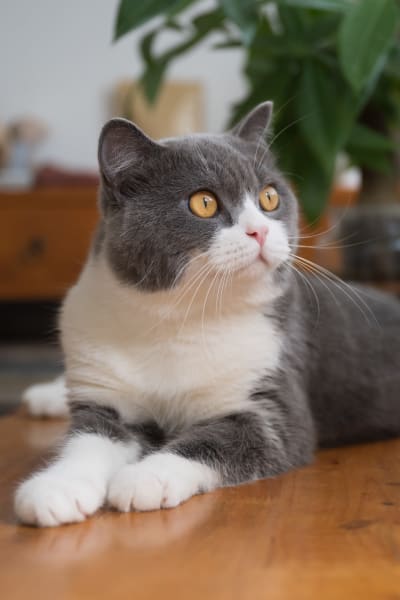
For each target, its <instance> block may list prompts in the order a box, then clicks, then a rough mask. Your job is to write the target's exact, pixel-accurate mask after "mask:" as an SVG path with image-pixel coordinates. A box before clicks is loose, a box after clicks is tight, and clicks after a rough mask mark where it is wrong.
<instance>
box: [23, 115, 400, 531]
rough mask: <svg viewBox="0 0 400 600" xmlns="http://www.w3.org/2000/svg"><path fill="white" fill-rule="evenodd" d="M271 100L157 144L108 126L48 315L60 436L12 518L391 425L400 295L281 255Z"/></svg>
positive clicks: (33, 518)
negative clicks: (227, 124)
mask: <svg viewBox="0 0 400 600" xmlns="http://www.w3.org/2000/svg"><path fill="white" fill-rule="evenodd" d="M268 113H269V107H268V105H267V104H264V105H261V106H260V107H259V108H258V109H257V110H256V111H253V113H251V114H250V116H249V117H248V118H247V119H246V120H244V121H243V123H241V124H240V126H239V127H238V128H237V129H236V131H235V132H234V133H233V135H232V134H230V135H226V136H210V137H206V136H198V137H194V138H184V139H183V140H168V141H165V142H164V143H163V145H159V144H155V143H154V142H152V141H150V140H148V138H145V136H143V134H142V133H141V132H140V131H138V130H137V129H135V128H134V127H133V126H132V125H130V124H127V123H126V122H122V121H118V122H115V121H114V122H112V123H111V125H109V126H106V128H105V130H104V131H103V135H102V138H101V140H100V152H99V156H100V166H101V169H102V174H103V192H102V203H101V205H102V213H103V220H102V223H101V226H100V229H99V232H98V234H97V236H96V239H95V242H94V245H93V248H92V251H91V255H90V257H89V260H88V262H87V265H86V267H85V269H84V270H83V273H82V275H81V277H80V280H79V281H78V283H77V285H76V286H74V288H72V290H71V291H70V292H69V294H68V296H67V298H66V301H65V303H64V307H63V311H62V317H61V332H62V343H63V347H64V351H65V356H66V389H67V390H68V399H69V402H70V406H71V417H72V423H71V432H70V435H69V438H68V441H67V443H66V446H65V448H64V450H63V451H62V453H61V455H60V457H59V459H58V461H56V462H55V463H54V464H53V465H51V466H50V467H49V468H48V469H47V470H46V471H44V472H42V473H39V474H36V475H34V476H33V477H32V478H31V479H30V480H28V481H27V482H25V483H24V484H22V486H21V487H20V489H19V490H18V492H17V497H16V510H17V514H18V515H19V517H20V518H21V519H22V520H23V521H25V522H28V523H33V524H39V525H57V524H60V523H64V522H73V521H79V520H82V519H83V518H85V516H87V515H89V514H92V513H93V512H94V511H95V510H96V509H97V508H99V507H100V506H101V505H102V504H103V503H104V502H108V503H109V504H110V505H112V506H114V507H115V508H117V509H119V510H131V509H138V510H149V509H155V508H160V507H170V506H176V505H177V504H179V503H180V502H182V501H183V500H185V499H187V498H189V497H190V496H191V495H193V494H196V493H199V492H201V491H207V490H211V489H213V488H215V487H218V486H221V485H232V484H238V483H243V482H246V481H251V480H254V479H257V478H261V477H268V476H273V475H276V474H278V473H282V472H284V471H286V470H288V469H290V468H293V467H296V466H300V465H303V464H306V463H307V462H309V461H310V460H311V459H312V456H313V452H314V450H315V447H316V445H317V444H321V445H332V444H338V443H348V442H356V441H363V440H369V439H382V438H385V437H390V436H394V435H400V398H399V396H400V376H399V371H398V367H399V366H400V305H399V303H398V302H397V301H396V300H394V299H390V298H388V297H386V296H384V295H382V294H379V293H377V292H372V291H369V290H368V291H364V290H362V289H358V290H356V289H350V288H347V287H344V288H341V287H340V286H339V284H338V283H337V282H336V281H335V280H325V279H323V280H320V278H318V277H315V276H313V275H307V274H305V273H301V274H298V273H297V272H296V271H294V270H292V269H291V268H290V265H291V262H292V257H291V255H292V252H293V250H294V249H295V248H296V239H297V226H296V220H297V209H296V203H295V200H294V198H293V196H292V194H291V192H290V190H289V188H288V187H287V186H286V184H285V182H284V181H283V179H282V177H281V176H280V175H279V173H278V172H277V170H276V168H275V166H274V164H273V162H272V159H271V157H270V155H269V152H268V148H267V147H266V146H265V144H264V142H263V141H262V138H261V130H262V129H263V128H264V125H265V124H266V121H267V120H268ZM260 123H261V126H260ZM271 185H273V186H274V187H272V188H271ZM265 186H269V187H268V189H269V190H270V191H269V192H268V193H269V194H272V196H273V194H274V190H275V191H276V189H277V190H278V193H279V197H280V204H279V205H277V206H275V207H274V208H273V209H272V210H271V212H268V211H269V209H268V211H267V212H263V211H262V210H260V207H259V205H258V193H259V190H261V189H263V188H264V187H265ZM271 189H272V192H271ZM197 190H206V191H205V192H204V195H206V194H208V193H209V192H210V194H211V196H210V197H211V201H210V199H209V200H208V201H207V202H209V201H210V202H211V203H212V202H213V194H215V196H216V197H217V198H218V211H216V212H215V213H213V214H212V215H211V216H210V217H209V218H208V216H207V218H204V217H200V216H198V215H197V216H196V213H195V214H193V210H192V212H190V210H189V209H188V198H189V197H190V198H192V196H191V194H192V195H193V194H195V193H196V192H197ZM202 193H203V192H202ZM268 198H270V196H268ZM190 202H191V200H190ZM189 204H190V203H189ZM206 204H207V203H206ZM206 204H205V205H204V206H205V207H206ZM190 206H191V204H190ZM170 213H171V214H170ZM57 385H58V386H59V391H60V392H61V394H62V393H63V389H64V388H63V387H62V385H63V384H62V382H61V383H60V382H59V383H58V384H57Z"/></svg>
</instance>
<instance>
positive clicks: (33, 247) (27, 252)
mask: <svg viewBox="0 0 400 600" xmlns="http://www.w3.org/2000/svg"><path fill="white" fill-rule="evenodd" d="M45 250H46V242H45V240H44V239H43V238H41V237H33V238H31V239H30V240H29V241H28V243H27V245H26V246H25V248H24V249H23V251H22V255H21V259H22V261H23V262H29V261H31V260H35V259H37V258H40V257H41V256H43V254H44V252H45Z"/></svg>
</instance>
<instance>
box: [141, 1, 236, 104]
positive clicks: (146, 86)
mask: <svg viewBox="0 0 400 600" xmlns="http://www.w3.org/2000/svg"><path fill="white" fill-rule="evenodd" d="M223 24H224V13H223V11H222V10H221V9H219V8H217V9H215V10H212V11H209V12H207V13H203V14H201V15H198V16H197V17H195V18H194V19H193V21H192V23H191V26H190V29H191V32H192V33H191V35H190V36H189V37H187V38H186V39H185V40H184V41H183V42H181V43H179V44H176V45H175V46H172V47H171V48H169V49H168V50H167V51H165V52H164V53H162V54H160V55H155V54H154V53H153V45H154V42H155V39H156V37H157V35H158V34H159V33H160V31H162V30H163V29H164V28H165V26H166V24H165V23H164V25H163V26H161V27H159V28H157V29H155V30H153V31H151V32H150V33H148V34H146V35H145V36H144V37H143V39H142V42H141V46H140V48H141V53H142V58H143V61H144V63H145V70H144V73H143V75H142V77H141V84H142V87H143V91H144V93H145V96H146V98H147V100H148V101H149V102H150V103H153V102H154V101H155V99H156V97H157V94H158V92H159V90H160V87H161V84H162V81H163V78H164V76H165V74H166V72H167V68H168V66H169V63H170V62H171V61H173V60H174V59H175V58H177V57H178V56H179V55H181V54H184V53H185V52H187V51H188V50H190V49H191V48H193V47H194V46H196V45H197V44H198V43H199V42H201V40H203V39H204V38H205V37H207V35H209V34H210V33H211V32H212V31H215V30H218V29H221V28H222V27H223Z"/></svg>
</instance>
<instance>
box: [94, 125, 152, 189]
mask: <svg viewBox="0 0 400 600" xmlns="http://www.w3.org/2000/svg"><path fill="white" fill-rule="evenodd" d="M163 150H164V148H163V146H161V144H158V143H157V142H155V141H154V140H152V139H151V138H149V137H148V136H147V135H146V134H145V133H144V132H143V131H142V130H141V129H140V128H139V127H138V126H137V125H135V124H134V123H132V122H131V121H128V120H127V119H111V121H108V123H106V124H105V125H104V127H103V129H102V131H101V134H100V139H99V148H98V159H99V166H100V171H101V174H102V176H103V178H104V180H105V182H106V183H107V184H108V185H110V186H112V187H117V186H118V184H119V182H120V181H121V180H123V179H124V177H126V176H127V175H128V174H129V172H131V173H134V172H135V171H137V170H138V169H140V168H141V167H142V166H143V164H145V163H146V162H147V161H149V160H152V159H154V158H156V157H157V156H158V154H159V153H160V152H162V151H163Z"/></svg>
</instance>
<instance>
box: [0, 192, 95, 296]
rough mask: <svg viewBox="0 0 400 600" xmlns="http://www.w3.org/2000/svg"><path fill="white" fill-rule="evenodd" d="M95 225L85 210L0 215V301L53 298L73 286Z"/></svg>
mask: <svg viewBox="0 0 400 600" xmlns="http://www.w3.org/2000/svg"><path fill="white" fill-rule="evenodd" d="M96 221H97V211H96V207H95V204H94V203H93V206H91V207H90V206H86V207H84V208H80V207H76V206H72V207H57V208H54V209H52V208H38V207H35V206H33V207H32V208H27V207H24V208H20V207H18V203H15V207H7V208H4V207H3V208H2V209H1V210H0V299H2V300H6V299H7V300H18V299H20V300H23V299H26V300H34V299H53V298H54V299H56V298H60V297H61V296H63V295H64V294H65V291H66V290H67V289H68V287H69V286H70V285H71V284H72V283H74V282H75V281H76V279H77V277H78V275H79V272H80V270H81V268H82V265H83V264H84V262H85V259H86V255H87V252H88V248H89V245H90V239H91V236H92V234H93V231H94V228H95V225H96Z"/></svg>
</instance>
